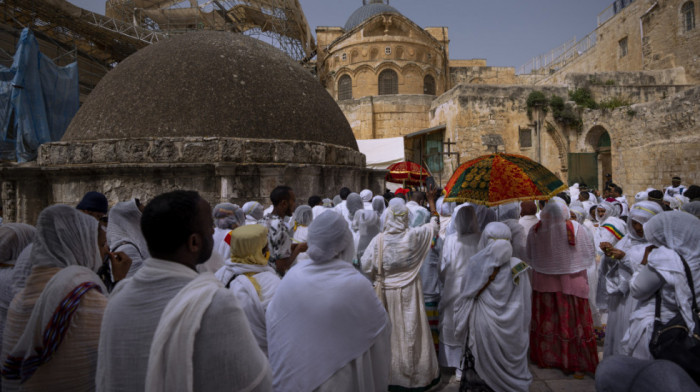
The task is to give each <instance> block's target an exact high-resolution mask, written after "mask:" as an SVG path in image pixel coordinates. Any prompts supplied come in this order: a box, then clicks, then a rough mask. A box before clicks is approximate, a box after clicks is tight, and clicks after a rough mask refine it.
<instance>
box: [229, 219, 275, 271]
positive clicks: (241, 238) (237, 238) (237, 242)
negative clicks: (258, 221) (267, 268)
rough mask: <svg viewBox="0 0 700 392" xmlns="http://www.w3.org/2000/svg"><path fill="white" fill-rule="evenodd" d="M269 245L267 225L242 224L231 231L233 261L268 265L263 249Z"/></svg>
mask: <svg viewBox="0 0 700 392" xmlns="http://www.w3.org/2000/svg"><path fill="white" fill-rule="evenodd" d="M265 245H267V227H265V226H261V225H246V226H241V227H238V228H236V229H234V230H233V231H231V262H232V263H240V264H258V265H267V258H266V257H265V255H263V253H262V250H263V248H265Z"/></svg>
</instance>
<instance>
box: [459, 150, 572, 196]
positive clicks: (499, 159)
mask: <svg viewBox="0 0 700 392" xmlns="http://www.w3.org/2000/svg"><path fill="white" fill-rule="evenodd" d="M566 189H567V186H566V185H564V183H563V182H562V181H561V180H560V179H559V178H557V176H555V175H554V173H552V172H551V171H549V170H548V169H547V168H546V167H544V166H542V165H541V164H539V163H537V162H535V161H533V160H531V159H530V158H528V157H525V156H522V155H515V154H503V153H495V154H490V155H484V156H480V157H478V158H476V159H472V160H471V161H469V162H465V163H463V164H461V165H460V166H459V167H458V168H457V170H455V172H454V174H452V177H450V180H449V181H448V182H447V185H446V186H445V192H446V193H445V194H446V196H445V201H455V202H469V203H475V204H482V205H486V206H495V205H499V204H505V203H510V202H514V201H522V200H547V199H550V198H551V197H553V196H556V194H557V193H559V192H562V191H564V190H566Z"/></svg>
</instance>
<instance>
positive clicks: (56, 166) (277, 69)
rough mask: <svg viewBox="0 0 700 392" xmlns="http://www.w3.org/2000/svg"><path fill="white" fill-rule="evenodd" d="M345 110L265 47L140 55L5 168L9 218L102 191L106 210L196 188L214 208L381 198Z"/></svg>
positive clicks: (212, 35)
mask: <svg viewBox="0 0 700 392" xmlns="http://www.w3.org/2000/svg"><path fill="white" fill-rule="evenodd" d="M384 174H385V172H381V171H374V170H368V169H366V168H365V157H364V155H362V154H361V153H360V152H359V151H358V150H357V143H356V141H355V138H354V137H353V134H352V130H351V128H350V126H349V125H348V122H347V120H346V119H345V117H344V116H343V113H342V112H341V111H340V110H339V108H338V106H337V105H336V104H335V102H334V101H333V99H332V98H331V97H330V96H329V95H328V94H327V93H326V92H325V91H324V89H323V88H322V87H321V86H320V85H319V84H318V82H317V81H316V80H315V79H314V78H313V76H312V75H311V74H310V73H309V72H308V71H306V70H305V69H304V68H302V67H301V66H300V65H299V64H296V63H295V62H293V61H292V60H291V59H290V58H289V57H287V56H286V55H285V54H284V53H282V52H280V51H279V50H277V49H275V48H273V47H272V46H270V45H268V44H265V43H263V42H261V41H258V40H255V39H252V38H249V37H245V36H242V35H239V34H234V33H225V32H199V33H190V34H186V35H182V36H177V37H173V38H171V39H168V40H165V41H162V42H160V43H157V44H155V45H152V46H149V47H147V48H145V49H142V50H140V51H138V52H136V53H135V54H133V55H132V56H130V57H129V58H127V59H126V60H125V61H123V62H122V63H120V64H119V66H118V67H116V68H115V69H114V70H112V71H111V72H109V73H108V74H107V75H106V76H105V77H104V78H103V79H102V80H101V81H100V83H99V84H98V85H97V87H96V88H95V90H94V91H93V92H92V94H90V96H89V97H88V99H87V101H86V102H85V104H84V105H83V106H82V107H81V109H80V110H79V112H78V114H77V115H76V117H75V118H74V119H73V121H72V122H71V125H70V126H69V128H68V130H67V131H66V134H65V135H64V137H63V139H62V140H61V141H60V142H55V143H47V144H43V145H42V146H41V148H40V151H39V158H38V159H37V161H36V162H30V163H27V164H10V163H3V164H2V165H1V166H0V179H1V182H2V195H1V198H2V202H3V207H4V208H3V212H4V218H5V219H6V220H7V221H19V222H30V223H33V222H35V221H36V217H37V215H38V214H39V212H40V211H41V210H42V209H43V208H44V207H46V206H47V205H50V204H54V203H65V204H70V205H76V204H77V203H78V202H79V201H80V198H81V197H82V195H83V194H84V193H85V192H87V191H90V190H97V191H100V192H103V193H104V194H105V195H107V198H108V199H109V201H110V203H112V204H113V203H115V202H117V201H123V200H128V199H130V198H133V197H136V198H140V199H143V200H148V199H150V198H152V197H154V196H156V195H158V194H160V193H162V192H166V191H169V190H174V189H194V190H197V191H199V192H200V194H201V195H202V196H203V197H204V198H205V199H207V200H208V201H209V202H210V203H212V204H214V203H219V202H222V201H231V202H235V203H243V202H245V201H248V200H257V201H261V202H264V203H268V202H269V199H268V197H269V194H270V191H272V189H273V188H274V187H275V186H277V185H281V184H286V185H289V186H291V187H292V188H294V189H295V190H296V195H297V198H298V199H299V200H305V199H306V198H308V197H309V196H311V195H313V194H318V195H325V196H329V195H334V194H336V192H337V191H338V189H340V187H342V186H349V187H352V188H353V189H363V188H369V189H372V190H373V191H375V192H381V191H383V177H384Z"/></svg>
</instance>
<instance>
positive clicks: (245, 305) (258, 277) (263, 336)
mask: <svg viewBox="0 0 700 392" xmlns="http://www.w3.org/2000/svg"><path fill="white" fill-rule="evenodd" d="M243 274H251V276H246V275H243ZM235 275H238V276H236V278H235V279H234V280H233V281H231V278H233V277H234V276H235ZM241 275H243V276H241ZM216 278H217V279H219V281H221V283H222V284H224V285H227V284H228V285H229V290H231V291H232V292H233V293H234V294H235V295H236V299H237V300H238V303H239V305H240V306H241V308H242V309H243V311H244V312H245V315H246V318H247V319H248V323H250V329H251V331H252V332H253V335H254V336H255V340H256V341H257V342H258V346H260V349H261V350H262V351H263V352H264V353H265V355H267V331H266V325H265V312H266V311H267V305H269V304H270V301H271V300H272V298H273V297H274V295H275V292H276V290H277V286H279V284H280V277H279V275H277V273H276V272H275V270H273V269H272V267H270V266H268V265H255V264H239V263H232V262H230V261H226V264H225V265H224V266H223V267H221V269H220V270H219V271H217V273H216ZM253 280H254V281H255V284H257V287H256V286H255V284H254V283H253ZM229 282H230V284H229ZM258 288H259V289H260V291H259V292H258Z"/></svg>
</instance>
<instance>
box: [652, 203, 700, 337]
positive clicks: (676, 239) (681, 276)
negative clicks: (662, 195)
mask: <svg viewBox="0 0 700 392" xmlns="http://www.w3.org/2000/svg"><path fill="white" fill-rule="evenodd" d="M644 237H645V238H646V239H647V241H649V242H650V243H651V244H652V245H655V246H657V247H659V248H658V249H654V250H653V251H652V252H651V253H650V254H649V259H648V262H649V263H648V265H649V267H651V268H653V269H654V270H656V271H657V272H658V273H659V274H661V276H662V277H663V278H664V280H665V281H666V283H667V284H670V285H673V287H674V290H675V296H676V298H675V299H676V304H677V305H678V307H679V308H680V313H681V314H682V315H683V319H684V320H685V322H686V325H687V326H688V328H689V329H690V331H692V330H693V328H694V326H695V323H694V322H693V318H692V316H691V315H692V312H691V309H690V302H691V295H692V294H691V292H690V288H689V287H688V282H687V278H686V275H685V269H684V268H683V264H682V262H681V259H680V257H678V254H679V255H681V256H683V258H684V259H685V261H686V262H687V263H688V266H689V267H690V271H691V273H692V274H693V283H694V284H695V291H696V294H697V292H698V289H700V278H698V277H700V246H698V244H699V243H700V220H698V219H696V218H694V217H693V216H691V215H689V214H686V213H683V212H677V211H669V212H664V213H661V214H658V215H656V216H654V217H653V218H651V219H649V221H648V222H647V223H645V224H644Z"/></svg>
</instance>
